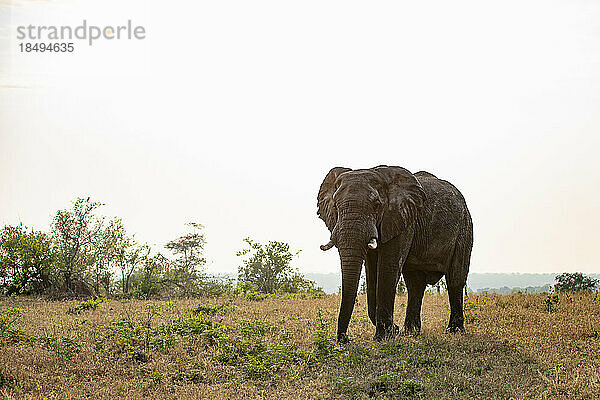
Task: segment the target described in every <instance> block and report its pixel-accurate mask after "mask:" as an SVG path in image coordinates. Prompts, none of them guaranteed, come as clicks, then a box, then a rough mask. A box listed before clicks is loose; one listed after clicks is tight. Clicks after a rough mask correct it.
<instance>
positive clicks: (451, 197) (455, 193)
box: [414, 171, 468, 212]
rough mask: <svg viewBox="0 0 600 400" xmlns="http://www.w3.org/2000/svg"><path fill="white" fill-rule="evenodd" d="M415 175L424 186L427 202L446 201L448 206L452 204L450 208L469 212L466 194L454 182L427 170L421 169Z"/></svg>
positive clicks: (431, 203) (432, 203) (438, 202)
mask: <svg viewBox="0 0 600 400" xmlns="http://www.w3.org/2000/svg"><path fill="white" fill-rule="evenodd" d="M414 175H415V177H416V178H417V180H418V181H419V183H420V184H421V186H422V187H423V191H424V192H425V196H426V198H427V200H426V203H430V205H434V204H436V203H437V204H438V205H439V204H440V203H446V205H447V206H452V207H450V208H455V209H458V210H460V211H467V212H468V210H467V203H466V201H465V198H464V196H463V195H462V193H461V192H460V190H458V188H457V187H456V186H454V185H453V184H452V183H450V182H448V181H446V180H444V179H440V178H438V177H437V176H435V175H433V174H431V173H429V172H425V171H419V172H417V173H416V174H414ZM458 210H456V211H458Z"/></svg>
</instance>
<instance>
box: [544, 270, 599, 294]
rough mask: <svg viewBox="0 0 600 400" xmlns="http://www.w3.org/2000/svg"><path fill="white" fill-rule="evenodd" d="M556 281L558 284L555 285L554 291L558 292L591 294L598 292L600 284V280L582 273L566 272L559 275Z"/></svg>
mask: <svg viewBox="0 0 600 400" xmlns="http://www.w3.org/2000/svg"><path fill="white" fill-rule="evenodd" d="M554 280H556V282H557V283H556V284H555V285H554V290H556V291H557V292H581V291H585V292H590V291H594V290H596V289H597V287H598V283H599V282H600V280H598V279H593V278H590V277H589V276H586V275H584V274H582V273H581V272H575V273H569V272H565V273H564V274H560V275H557V276H556V277H555V278H554Z"/></svg>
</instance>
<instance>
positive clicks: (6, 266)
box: [0, 225, 53, 295]
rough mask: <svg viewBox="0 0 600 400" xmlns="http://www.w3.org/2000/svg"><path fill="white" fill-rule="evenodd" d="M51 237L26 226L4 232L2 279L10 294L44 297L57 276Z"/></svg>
mask: <svg viewBox="0 0 600 400" xmlns="http://www.w3.org/2000/svg"><path fill="white" fill-rule="evenodd" d="M52 262H53V253H52V243H51V239H50V237H49V236H48V235H47V234H46V233H44V232H40V231H34V230H33V229H32V230H31V231H30V232H27V227H25V226H23V225H17V226H8V225H7V226H4V228H2V230H1V231H0V279H2V286H3V287H4V288H5V289H6V293H7V294H9V295H10V294H32V293H41V292H43V291H44V290H46V289H47V288H48V287H50V284H51V279H52V275H53V270H52Z"/></svg>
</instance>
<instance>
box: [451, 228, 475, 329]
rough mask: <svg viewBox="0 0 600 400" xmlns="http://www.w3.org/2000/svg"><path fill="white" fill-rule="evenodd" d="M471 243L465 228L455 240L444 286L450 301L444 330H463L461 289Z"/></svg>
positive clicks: (467, 269)
mask: <svg viewBox="0 0 600 400" xmlns="http://www.w3.org/2000/svg"><path fill="white" fill-rule="evenodd" d="M472 245H473V236H472V232H471V231H470V230H469V229H466V230H465V231H464V232H463V234H462V235H461V236H460V237H459V239H458V240H457V241H456V247H455V249H454V255H453V257H452V262H451V264H450V268H449V269H448V273H447V274H446V287H447V288H448V300H449V301H450V322H449V323H448V329H447V330H446V332H464V331H465V317H464V312H463V290H464V288H465V285H466V283H467V274H468V273H469V263H470V260H471V247H472Z"/></svg>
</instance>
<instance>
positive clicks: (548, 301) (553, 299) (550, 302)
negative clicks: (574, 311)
mask: <svg viewBox="0 0 600 400" xmlns="http://www.w3.org/2000/svg"><path fill="white" fill-rule="evenodd" d="M559 302H560V298H559V297H558V294H552V293H550V294H549V295H548V296H546V298H545V299H544V308H545V309H546V311H548V312H555V311H556V310H557V309H558V304H559Z"/></svg>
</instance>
